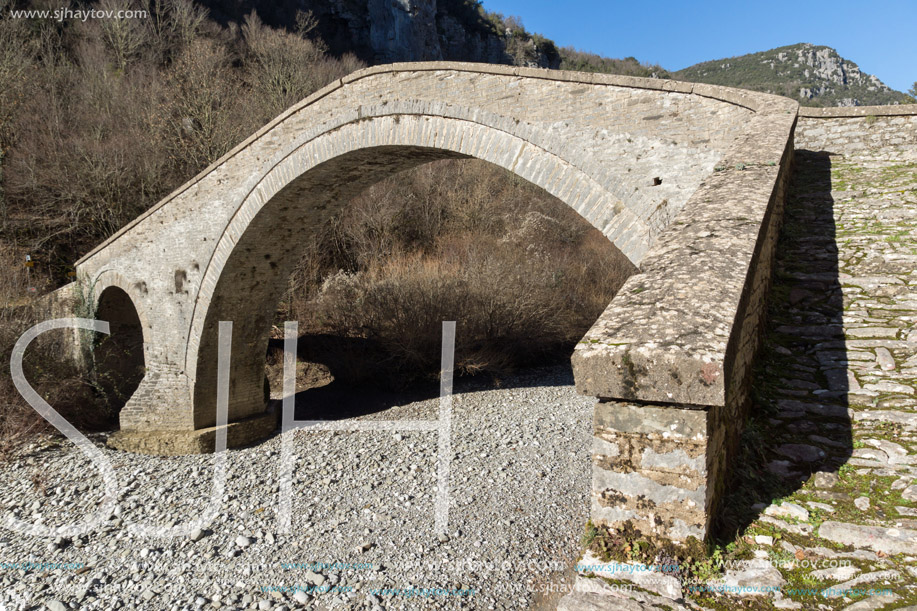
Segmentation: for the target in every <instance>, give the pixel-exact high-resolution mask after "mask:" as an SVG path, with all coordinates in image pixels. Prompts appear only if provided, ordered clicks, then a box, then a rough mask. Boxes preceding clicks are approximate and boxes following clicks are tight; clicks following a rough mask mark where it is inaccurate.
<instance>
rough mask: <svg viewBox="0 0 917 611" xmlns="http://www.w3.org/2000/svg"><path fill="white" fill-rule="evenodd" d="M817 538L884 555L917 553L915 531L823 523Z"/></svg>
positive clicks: (841, 523) (916, 534)
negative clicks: (864, 548)
mask: <svg viewBox="0 0 917 611" xmlns="http://www.w3.org/2000/svg"><path fill="white" fill-rule="evenodd" d="M818 536H819V537H821V538H823V539H828V540H829V541H834V542H835V543H840V544H842V545H853V546H855V547H868V548H869V549H872V550H875V551H877V552H884V553H886V554H915V553H917V530H909V529H906V528H883V527H881V526H862V525H859V524H847V523H844V522H834V521H828V522H824V523H823V524H822V525H821V527H820V528H819V529H818Z"/></svg>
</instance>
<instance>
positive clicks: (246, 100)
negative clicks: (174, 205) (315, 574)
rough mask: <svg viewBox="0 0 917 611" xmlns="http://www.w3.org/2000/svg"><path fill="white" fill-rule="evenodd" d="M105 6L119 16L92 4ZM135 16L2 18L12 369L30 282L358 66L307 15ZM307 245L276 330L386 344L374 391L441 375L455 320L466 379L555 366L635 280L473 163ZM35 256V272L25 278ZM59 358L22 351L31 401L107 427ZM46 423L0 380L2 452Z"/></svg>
mask: <svg viewBox="0 0 917 611" xmlns="http://www.w3.org/2000/svg"><path fill="white" fill-rule="evenodd" d="M113 7H114V8H123V7H122V6H120V5H119V6H117V7H115V5H114V4H113V3H111V2H110V1H109V0H103V2H102V3H100V5H99V8H103V9H104V8H113ZM23 8H48V7H44V6H43V5H42V6H39V5H38V4H35V5H33V6H24V7H23ZM50 8H52V9H53V8H54V7H50ZM132 8H142V9H145V10H147V11H148V13H149V16H148V17H147V18H146V19H132V20H105V19H102V20H92V19H90V20H87V21H86V22H81V21H79V20H70V21H66V20H65V21H63V22H57V21H54V20H52V19H48V20H40V19H34V20H28V19H12V18H10V17H9V12H8V11H7V10H4V11H2V15H0V265H2V266H3V267H4V269H5V270H6V271H7V273H5V274H4V275H3V277H2V278H0V297H2V304H0V306H2V313H0V357H2V359H3V362H8V360H9V355H10V350H11V348H12V345H13V342H14V341H15V339H16V337H18V334H19V333H21V332H22V330H24V329H25V328H27V327H28V325H29V324H30V323H31V322H33V321H34V320H35V316H34V315H33V314H32V313H31V312H32V310H31V305H30V303H31V299H32V295H34V294H35V293H29V292H28V291H27V290H26V288H27V286H26V284H29V285H31V286H33V287H35V288H36V289H37V291H36V293H37V294H41V293H43V292H46V291H48V290H51V289H53V288H54V287H55V286H59V285H61V284H63V283H65V282H67V281H69V280H71V278H69V277H68V276H67V273H68V270H69V267H68V266H69V265H71V264H72V262H73V261H75V260H76V259H77V258H78V257H79V256H81V255H82V254H84V253H85V252H87V251H88V250H90V249H91V248H93V247H94V246H95V245H97V244H98V243H100V242H101V241H103V240H104V239H105V238H107V237H108V236H110V235H111V234H113V233H114V232H116V231H117V230H118V229H119V228H120V227H122V226H124V225H125V224H126V223H127V222H129V221H130V220H131V219H133V218H134V217H136V216H137V215H139V214H140V213H142V212H143V211H145V210H146V209H148V208H149V207H150V206H152V205H153V204H154V203H156V202H157V201H158V200H160V199H161V198H162V197H163V196H165V195H167V194H168V193H169V192H171V191H172V190H174V189H175V188H177V187H178V186H180V185H181V184H182V183H183V182H185V181H186V180H188V179H189V178H191V177H192V176H194V175H195V174H196V173H198V172H199V171H201V170H202V169H203V168H205V167H206V166H207V165H208V164H209V163H211V162H212V161H214V160H215V159H217V158H218V157H220V156H221V155H222V154H224V153H225V152H227V151H228V150H229V149H231V148H232V147H233V146H234V145H235V144H237V143H238V142H240V141H241V140H242V139H244V138H245V137H247V136H248V135H249V134H251V133H253V132H254V131H255V130H256V129H257V128H258V127H260V126H261V125H263V124H265V123H266V122H267V121H269V120H270V119H272V118H273V117H274V116H276V115H278V114H279V113H280V112H282V111H283V110H284V109H286V108H287V107H289V106H290V105H291V104H293V103H295V102H296V101H298V100H300V99H302V98H304V97H306V96H307V95H308V94H309V93H311V92H313V91H315V90H316V89H318V88H320V87H321V86H323V85H325V84H326V83H328V82H330V81H331V80H333V79H335V78H339V77H341V76H343V75H345V74H348V73H350V72H352V71H353V70H355V69H357V68H359V67H361V64H360V62H359V61H358V60H357V59H355V58H354V57H352V56H344V57H340V58H335V57H332V56H330V55H328V54H327V53H326V47H325V45H324V44H323V43H322V41H321V40H318V39H317V38H315V37H314V36H313V34H314V27H315V21H314V19H312V18H311V16H310V15H309V14H308V13H305V14H300V15H299V16H298V18H297V20H296V24H295V27H292V28H291V29H290V30H289V31H281V30H275V29H272V28H269V27H267V26H264V25H263V24H262V23H260V21H259V20H258V19H257V17H255V16H254V15H252V16H250V17H248V18H246V19H245V20H244V22H243V23H241V24H235V23H230V24H229V25H228V26H226V27H223V26H220V25H218V24H217V23H216V22H215V21H213V20H212V19H210V18H209V16H208V15H207V14H206V13H205V12H204V10H203V9H202V8H200V6H199V5H196V4H194V3H192V2H190V1H188V0H147V1H145V2H142V3H139V4H136V5H134V6H133V7H132ZM303 248H304V252H305V256H304V258H303V260H302V262H301V264H300V265H299V266H298V268H297V272H296V274H295V275H294V277H293V278H292V279H291V285H290V286H291V289H290V292H289V295H288V297H287V298H286V299H285V300H284V303H283V304H281V306H282V307H281V312H279V313H278V321H279V320H283V319H285V318H286V319H290V318H295V319H298V320H300V321H302V326H303V329H304V330H305V331H307V332H309V333H312V334H323V335H333V334H337V335H338V336H340V337H346V338H361V339H363V340H366V341H367V342H368V343H369V344H371V345H372V346H374V348H373V350H371V351H369V352H368V353H367V354H369V355H370V356H371V359H370V360H371V361H372V363H366V362H364V363H363V364H362V365H361V366H360V367H359V369H360V370H365V371H366V372H367V374H361V375H355V376H354V377H360V378H362V379H365V378H367V375H368V377H370V378H371V377H378V374H380V373H384V372H389V373H391V372H396V373H399V374H404V375H405V376H406V377H405V379H409V378H410V377H411V376H412V375H414V373H411V372H415V373H417V372H419V373H420V375H423V374H426V373H429V372H430V371H431V370H432V369H435V368H436V367H437V366H438V365H437V364H436V363H435V362H434V357H435V359H438V354H439V321H441V320H443V319H457V320H459V321H460V327H459V329H460V331H459V350H458V352H459V359H460V364H461V367H462V370H463V371H466V372H475V371H479V370H482V369H486V370H491V371H504V370H506V369H507V368H509V367H512V366H518V365H522V364H527V363H530V362H534V361H538V360H542V359H544V358H548V357H554V356H556V355H557V354H560V353H561V352H563V351H566V350H569V348H570V346H571V342H575V341H576V339H578V338H579V336H580V335H582V333H583V332H584V331H585V329H586V327H588V325H589V324H590V323H591V322H592V321H593V320H594V319H595V317H596V316H597V315H598V312H599V311H601V308H603V307H604V306H605V305H606V304H607V303H608V300H609V299H610V297H611V295H612V294H613V292H614V291H615V290H616V289H617V287H618V286H620V284H621V282H622V281H623V278H624V277H625V276H626V275H627V274H629V273H630V272H631V271H632V268H631V266H630V264H629V263H627V262H626V260H624V259H623V257H621V256H620V253H618V252H617V251H616V250H615V249H614V248H613V247H612V246H611V245H610V244H609V243H608V242H607V240H605V239H604V238H603V237H602V236H601V235H599V234H598V233H597V232H596V231H595V230H592V229H591V228H589V227H588V225H586V224H585V222H584V221H582V219H580V218H579V217H578V216H577V215H576V214H575V213H573V212H572V211H570V210H569V209H567V208H565V207H564V206H563V205H562V204H560V203H559V202H557V201H556V200H553V199H552V198H550V197H549V196H547V195H546V194H545V193H543V192H540V191H539V190H537V189H535V188H534V187H532V186H530V185H528V184H525V183H522V182H520V181H518V180H514V179H512V178H511V177H509V175H508V174H506V173H505V172H502V171H500V170H497V169H496V168H493V167H490V166H487V165H486V164H483V163H477V162H442V163H437V164H433V165H431V166H427V167H423V168H419V169H417V170H415V171H413V172H411V173H409V174H408V175H407V176H399V177H398V178H397V179H393V180H390V181H387V182H384V183H382V184H379V185H376V186H375V187H373V188H371V189H370V190H369V191H367V192H366V193H365V194H364V195H362V196H361V197H359V198H358V199H357V200H356V201H354V202H353V203H352V204H351V205H349V206H348V207H346V208H345V209H344V212H343V213H342V214H341V215H339V216H338V217H337V218H336V219H335V220H334V222H333V223H331V224H329V225H328V226H327V227H323V228H318V229H317V230H316V231H315V232H314V235H313V237H312V238H311V239H309V240H308V242H307V243H306V244H304V245H303ZM27 253H30V254H32V255H33V257H34V258H35V259H36V261H37V263H36V266H35V267H34V268H32V269H31V276H30V277H29V278H28V282H27V281H26V277H25V275H24V273H25V268H24V267H23V266H22V264H23V260H24V256H25V254H27ZM431 355H434V356H433V357H431ZM57 356H58V355H57V354H55V349H54V347H53V345H52V344H49V345H48V347H42V348H37V349H36V350H34V351H32V353H30V354H29V355H28V359H27V361H28V365H29V373H30V375H32V376H33V378H34V380H37V382H36V386H39V387H41V389H42V392H43V393H44V394H45V395H46V396H47V397H48V398H49V400H51V402H52V403H54V404H55V405H62V404H63V403H67V404H68V405H70V408H69V409H70V410H71V412H72V413H74V414H75V413H77V412H79V413H82V414H83V415H82V418H83V420H84V421H86V422H92V421H96V420H98V419H99V415H100V414H101V415H104V414H105V412H106V410H105V409H103V408H100V407H98V400H97V396H98V392H99V387H100V384H99V383H98V380H95V381H94V380H93V379H92V377H91V376H90V375H81V374H79V372H76V371H74V370H72V369H71V368H69V367H68V366H67V365H65V364H63V363H61V362H60V361H59V360H58V359H57ZM3 367H6V365H3ZM431 368H432V369H431ZM355 369H357V368H355ZM341 375H342V376H344V377H347V375H346V373H342V374H341ZM55 380H57V381H56V382H55ZM38 426H41V423H39V422H37V416H35V415H34V414H32V412H31V410H30V409H29V408H28V407H27V406H25V405H24V402H23V401H22V400H21V399H20V398H19V397H18V394H17V393H15V391H14V389H13V388H12V384H11V382H10V380H9V377H8V376H5V375H4V376H0V436H2V438H3V439H11V438H16V437H21V436H22V434H23V433H24V432H26V431H29V430H33V428H34V427H38Z"/></svg>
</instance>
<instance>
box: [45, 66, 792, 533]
mask: <svg viewBox="0 0 917 611" xmlns="http://www.w3.org/2000/svg"><path fill="white" fill-rule="evenodd" d="M796 115H797V104H796V103H795V102H793V101H790V100H787V99H785V98H779V97H775V96H769V95H764V94H757V93H751V92H747V91H741V90H735V89H727V88H722V87H715V86H709V85H701V84H691V83H681V82H676V81H668V80H652V79H639V78H629V77H619V76H607V75H596V74H586V73H575V72H560V71H548V70H541V69H528V68H511V67H502V66H493V65H483V64H462V63H451V62H436V63H411V64H394V65H387V66H378V67H374V68H369V69H366V70H361V71H359V72H356V73H354V74H351V75H350V76H348V77H345V78H343V79H341V80H339V81H335V82H334V83H332V84H331V85H329V86H327V87H325V88H324V89H322V90H321V91H319V92H317V93H315V94H314V95H312V96H310V97H309V98H307V99H306V100H303V101H302V102H301V103H299V104H297V105H296V106H294V107H292V108H290V109H289V110H287V111H286V112H285V113H283V114H282V115H281V116H279V117H278V118H277V119H275V120H274V121H272V122H271V123H270V124H268V125H267V126H265V127H264V128H263V129H261V130H260V131H259V132H257V133H256V134H254V135H253V136H251V137H250V138H249V139H247V140H246V141H245V142H243V143H242V144H240V145H239V146H237V147H236V148H235V149H233V150H232V151H231V152H230V153H228V154H227V155H226V156H224V157H223V158H222V159H220V160H218V161H217V162H216V163H214V164H213V165H212V166H210V167H209V168H207V169H206V170H204V171H203V172H202V173H201V174H199V175H198V176H197V177H195V178H194V179H192V180H191V181H189V182H188V183H187V184H185V185H184V186H182V187H181V188H179V189H178V190H177V191H175V192H174V193H172V194H171V195H169V196H168V197H166V198H165V199H164V200H162V201H161V202H160V203H159V204H158V205H156V206H155V207H154V208H152V209H151V210H149V211H148V212H147V213H146V214H144V215H143V216H141V217H140V218H138V219H136V220H135V221H133V222H132V223H130V224H129V225H128V226H126V227H125V228H124V229H122V230H121V231H120V232H118V233H117V234H116V235H114V236H113V237H112V238H111V239H109V240H108V241H106V242H105V243H104V244H102V245H100V246H99V247H98V248H96V249H95V250H93V251H92V252H90V253H89V254H87V255H86V256H85V257H83V258H82V259H81V260H80V261H78V262H77V264H76V269H77V274H78V277H79V278H80V281H79V282H78V283H74V285H71V286H69V287H64V289H61V290H60V291H59V292H58V296H63V297H66V295H67V294H68V293H69V294H76V293H77V292H79V293H80V294H82V295H84V299H85V296H86V295H88V296H90V298H91V301H92V302H93V304H94V305H95V306H96V308H97V309H96V312H97V317H99V318H104V319H106V320H109V321H111V323H112V331H113V334H114V335H115V336H116V335H117V334H118V333H119V329H121V328H127V327H129V326H131V325H134V326H137V325H139V327H140V328H141V329H142V344H143V345H142V354H143V361H144V367H145V368H144V369H143V372H142V373H141V376H142V379H140V381H139V386H138V387H137V390H136V391H135V392H134V393H133V395H132V396H131V397H130V399H129V400H128V401H127V404H126V406H125V407H124V408H123V409H122V411H121V415H120V418H121V431H119V432H118V433H117V434H116V435H115V436H113V438H112V440H111V443H113V444H114V445H116V446H117V447H121V448H123V449H129V450H135V451H142V452H151V453H160V454H175V453H187V452H203V451H208V450H209V451H212V448H213V439H214V437H215V435H214V431H215V428H214V425H215V421H216V420H215V413H216V409H215V395H216V392H215V389H216V363H217V324H218V322H219V321H221V320H233V321H235V322H236V325H235V331H234V333H233V340H232V341H233V345H232V369H231V387H230V404H229V420H230V424H229V425H228V429H229V430H228V438H229V443H230V445H241V444H246V443H251V442H253V441H255V440H257V439H259V438H261V437H263V436H265V435H267V434H268V433H270V432H271V431H273V430H274V429H275V427H276V416H273V415H270V414H267V413H266V412H265V400H264V391H263V382H264V359H265V353H266V346H267V342H268V337H269V332H270V328H271V320H272V316H273V314H274V312H275V311H276V305H277V302H278V301H279V299H280V297H281V295H282V293H283V290H284V288H285V286H286V283H287V278H288V275H289V273H290V271H291V267H292V265H293V264H294V263H295V261H296V256H295V254H296V253H295V246H296V244H297V243H298V242H299V241H300V240H299V239H298V237H299V236H300V235H301V234H302V233H303V232H309V231H310V230H311V228H313V227H315V226H317V225H318V224H320V223H322V222H323V221H324V220H325V219H327V218H328V217H329V216H330V215H332V214H334V213H335V211H336V210H338V208H339V206H341V205H343V203H344V202H346V201H347V200H348V198H349V197H350V196H352V195H354V194H356V193H358V192H359V191H361V190H362V189H364V188H365V187H367V186H369V185H370V184H372V183H375V182H377V181H379V180H380V179H382V178H385V177H387V176H390V175H392V174H394V173H396V172H400V171H402V170H405V169H407V168H411V167H414V166H417V165H420V164H424V163H427V162H430V161H433V160H436V159H443V158H463V157H473V158H477V159H482V160H484V161H487V162H490V163H492V164H495V165H498V166H500V167H502V168H505V169H506V170H508V171H510V172H512V173H514V174H516V175H518V176H520V177H521V178H523V179H525V180H528V181H530V182H531V183H533V184H535V185H537V186H539V187H541V188H542V189H544V190H545V191H547V192H549V193H551V194H552V195H554V196H556V197H557V198H559V199H560V200H561V201H563V202H564V203H566V204H567V205H569V206H571V207H572V208H574V209H575V210H576V211H577V212H578V213H579V214H580V215H582V216H583V217H584V218H585V219H587V220H588V221H589V222H590V223H591V224H592V225H593V226H595V227H596V228H598V229H599V230H600V231H601V232H602V233H603V234H604V235H606V236H607V237H608V239H609V240H610V241H611V242H613V243H614V244H615V246H617V247H618V248H619V249H620V250H621V251H622V252H623V253H624V254H625V255H626V256H627V257H628V258H629V259H630V260H631V261H632V262H633V263H634V264H635V265H637V266H638V268H639V270H640V272H641V273H639V274H636V275H634V276H633V277H631V278H630V279H629V280H628V282H627V283H626V284H625V285H624V287H623V289H622V290H621V291H620V293H619V294H618V295H617V297H616V298H615V299H614V300H613V302H612V303H611V304H610V305H609V306H608V308H607V310H606V311H605V312H604V313H603V314H602V316H601V317H600V318H599V320H598V321H596V323H595V325H594V326H593V327H592V329H591V330H590V331H589V332H588V334H587V335H586V336H585V337H584V338H583V340H582V341H581V342H580V344H579V345H578V346H577V348H576V350H575V353H574V355H573V365H574V375H575V379H576V384H577V387H578V388H579V390H580V391H581V392H583V393H585V394H588V395H591V396H595V397H596V398H597V399H598V403H597V406H596V411H595V422H594V425H595V447H594V464H595V467H594V474H595V475H594V484H593V517H594V519H595V520H596V521H598V522H609V523H614V522H618V521H621V520H627V519H631V520H635V521H636V522H637V523H638V524H641V525H642V526H643V528H644V529H645V530H648V531H657V532H665V533H666V534H668V535H669V536H671V537H673V538H676V539H677V538H683V537H686V536H688V535H696V536H701V537H702V536H704V535H705V533H706V531H707V529H708V526H709V519H710V517H711V516H712V515H713V513H715V511H716V508H717V504H718V499H719V493H720V491H721V488H722V482H723V474H724V464H725V462H726V461H727V460H728V458H729V457H730V456H731V455H732V452H733V451H734V447H735V443H736V440H737V435H738V426H737V424H738V423H739V422H740V420H741V418H740V416H741V414H742V410H743V408H744V405H745V402H746V398H747V382H748V377H749V376H748V371H749V363H750V360H751V358H752V355H753V352H754V349H755V343H756V337H757V333H758V328H759V326H760V324H761V322H760V318H761V312H762V310H763V301H764V296H765V294H766V289H767V285H768V281H769V277H770V264H771V260H772V255H773V248H774V243H775V239H776V229H777V226H778V223H779V219H780V216H781V212H782V208H781V206H782V193H783V185H784V183H785V181H786V177H787V171H788V166H789V164H790V163H791V157H792V133H793V128H794V124H795V121H796ZM136 343H137V344H139V340H138V341H137V342H136ZM132 349H135V350H138V351H139V350H141V348H140V346H139V345H136V346H133V348H132Z"/></svg>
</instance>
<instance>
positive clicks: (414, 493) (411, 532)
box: [0, 366, 593, 611]
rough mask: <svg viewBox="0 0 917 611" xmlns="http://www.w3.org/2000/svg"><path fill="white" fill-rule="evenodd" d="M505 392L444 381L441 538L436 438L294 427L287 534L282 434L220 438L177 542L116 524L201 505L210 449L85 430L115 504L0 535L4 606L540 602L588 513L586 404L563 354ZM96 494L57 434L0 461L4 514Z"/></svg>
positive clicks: (170, 517) (164, 519)
mask: <svg viewBox="0 0 917 611" xmlns="http://www.w3.org/2000/svg"><path fill="white" fill-rule="evenodd" d="M501 386H502V387H501V388H493V387H489V388H488V387H484V386H483V385H482V384H481V383H476V382H466V381H463V380H457V382H456V394H455V396H454V402H453V417H452V436H451V444H452V445H451V452H452V461H451V477H450V513H449V528H448V531H449V536H448V537H438V536H437V535H436V534H435V533H434V528H433V526H434V498H435V494H436V457H437V443H438V436H437V434H436V433H435V432H428V431H416V432H414V431H408V432H398V431H355V432H349V431H348V432H341V431H309V430H298V431H296V432H294V433H292V435H293V436H294V447H295V455H296V457H297V459H296V465H295V468H294V476H293V510H292V529H291V532H290V533H289V534H284V533H282V532H280V529H279V526H278V522H277V516H278V511H277V508H278V490H279V486H278V476H279V467H280V450H281V438H280V436H279V435H275V436H274V437H273V438H271V439H269V440H267V441H266V442H264V443H262V444H259V445H257V446H254V447H250V448H245V449H241V450H231V451H229V452H228V460H227V468H228V478H227V480H226V487H225V491H224V494H223V496H222V502H221V505H220V508H219V512H218V514H217V516H216V518H215V519H214V520H213V522H212V523H210V524H209V525H208V526H207V527H206V528H205V529H202V531H200V532H195V533H192V534H191V535H190V536H188V535H185V536H178V537H173V538H149V537H142V536H139V535H137V534H135V533H133V532H131V531H130V530H129V528H128V526H129V525H130V524H132V523H139V524H145V525H163V526H170V525H181V524H184V523H187V522H188V521H190V520H192V519H194V518H195V517H196V516H198V515H199V514H200V513H201V512H202V511H203V509H204V508H205V507H206V505H207V501H208V499H209V497H210V491H211V485H212V483H211V479H212V473H213V465H214V462H215V458H214V456H213V455H209V456H181V457H170V458H160V457H150V456H140V455H133V454H127V453H124V452H119V451H115V450H111V449H109V448H107V447H105V446H104V439H105V435H94V436H92V440H93V442H94V444H95V445H96V446H97V447H99V448H100V449H101V450H102V452H103V453H104V454H105V456H107V457H108V458H109V459H110V460H111V463H112V465H113V466H114V469H115V471H116V473H117V477H118V481H119V485H120V494H119V496H118V503H117V505H116V508H115V510H114V512H113V513H112V515H111V517H110V519H108V520H106V521H105V522H104V523H103V525H102V527H100V528H99V529H96V530H95V531H92V532H89V533H87V534H85V535H80V536H73V537H62V536H49V537H36V536H26V535H23V534H18V533H16V532H12V531H10V530H2V531H0V610H3V611H5V610H13V609H15V610H25V609H40V608H43V607H42V605H45V606H47V607H48V608H50V609H53V610H55V611H59V610H61V609H167V610H179V609H212V608H217V609H219V608H222V609H275V610H281V609H294V608H316V609H319V608H325V609H417V608H444V609H529V608H538V607H543V608H548V607H549V606H550V605H551V604H552V601H556V599H557V596H556V595H551V594H547V595H545V593H550V592H552V591H556V590H558V589H563V587H564V586H565V584H566V583H568V582H569V577H570V575H572V572H571V570H570V569H571V567H572V565H573V564H574V562H575V561H576V559H577V557H578V555H579V553H580V543H579V535H580V533H581V532H582V529H583V525H584V523H585V522H586V520H587V519H588V515H589V505H588V504H589V490H590V472H591V471H590V447H591V445H590V444H591V418H592V405H593V399H592V398H590V397H583V396H580V395H578V394H577V393H576V390H575V389H574V387H573V379H572V374H571V372H570V369H569V366H563V367H552V368H542V369H538V370H531V371H528V372H525V373H522V374H519V375H517V376H514V377H512V378H509V379H506V380H504V381H503V384H502V385H501ZM303 396H305V398H306V399H307V398H308V394H307V393H301V396H300V397H299V398H298V399H299V400H302V397H303ZM438 409H439V399H438V397H434V398H431V399H427V400H422V401H415V402H411V403H407V404H404V405H396V406H393V407H391V408H389V409H386V410H382V411H375V412H373V413H370V414H364V415H361V416H357V417H356V419H357V420H372V419H386V420H407V419H413V420H417V419H430V420H432V419H436V417H437V413H438ZM103 491H104V487H103V482H102V477H101V475H100V473H99V471H98V470H97V469H96V468H95V466H94V465H93V463H92V462H91V461H90V460H89V458H88V457H86V456H85V455H84V454H83V453H81V452H80V451H79V450H78V449H76V448H75V446H73V444H71V443H70V442H69V441H66V440H63V439H42V440H41V441H40V442H37V443H36V444H33V447H32V448H31V449H30V450H29V451H28V453H27V454H25V455H23V456H21V457H19V458H16V459H14V460H13V461H11V462H8V463H5V464H0V508H2V509H3V513H4V514H6V516H7V518H8V517H10V516H12V517H15V518H17V519H19V520H22V521H24V522H28V523H34V522H36V521H37V520H41V523H42V524H46V525H49V526H52V527H57V526H62V525H65V524H70V523H75V522H78V521H80V520H82V519H83V518H84V517H85V516H87V515H89V514H91V513H93V512H94V511H96V510H97V509H98V507H99V506H100V505H101V503H102V497H103ZM28 563H36V564H39V563H47V564H48V565H52V566H50V567H49V566H48V565H45V566H35V565H32V566H29V565H28ZM57 563H60V564H61V565H64V564H65V563H66V564H67V565H69V566H54V565H55V564H57ZM290 565H293V566H290Z"/></svg>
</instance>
